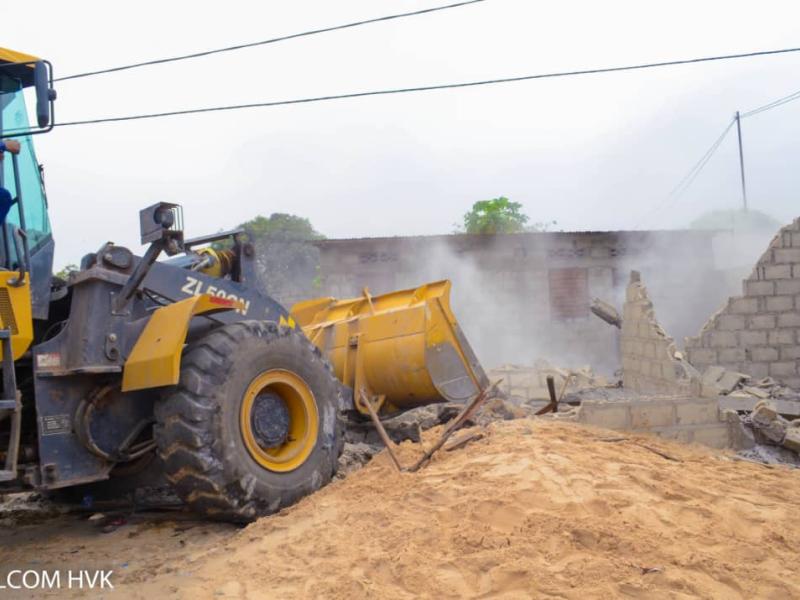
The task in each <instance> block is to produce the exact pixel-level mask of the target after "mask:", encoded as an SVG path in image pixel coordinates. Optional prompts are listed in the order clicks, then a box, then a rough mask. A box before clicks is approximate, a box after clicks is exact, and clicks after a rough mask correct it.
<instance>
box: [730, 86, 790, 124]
mask: <svg viewBox="0 0 800 600" xmlns="http://www.w3.org/2000/svg"><path fill="white" fill-rule="evenodd" d="M799 98H800V91H797V92H794V93H793V94H789V95H788V96H784V97H783V98H778V99H777V100H773V101H772V102H768V103H767V104H765V105H764V106H759V107H758V108H754V109H753V110H748V111H747V112H743V113H742V114H741V115H740V116H741V118H743V119H744V118H745V117H752V116H753V115H757V114H758V113H762V112H764V111H767V110H771V109H773V108H778V107H779V106H783V105H784V104H788V103H789V102H793V101H795V100H797V99H799Z"/></svg>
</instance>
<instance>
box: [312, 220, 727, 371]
mask: <svg viewBox="0 0 800 600" xmlns="http://www.w3.org/2000/svg"><path fill="white" fill-rule="evenodd" d="M712 238H713V236H712V235H711V234H709V232H702V231H633V232H621V231H620V232H535V233H534V232H531V233H518V234H506V235H466V234H462V235H443V236H422V237H397V238H362V239H350V240H322V241H318V242H315V245H316V246H317V247H318V248H319V249H320V288H319V291H318V292H317V295H323V296H324V295H330V296H334V297H337V298H347V297H351V296H354V295H359V294H360V293H361V290H362V289H363V288H364V287H365V286H366V287H369V289H370V291H371V292H372V293H373V294H380V293H384V292H388V291H390V290H395V289H402V288H404V287H414V286H417V285H419V284H420V283H421V282H424V281H433V280H436V279H443V278H447V279H450V280H452V281H453V298H452V301H453V309H454V311H455V313H456V315H457V316H458V318H459V321H460V322H461V326H462V327H463V329H464V332H465V334H466V335H467V337H468V339H469V340H470V343H471V344H472V346H473V348H474V349H475V351H476V353H477V355H478V358H479V359H480V360H481V361H483V362H484V363H485V364H486V365H487V366H497V365H500V364H504V363H524V364H531V363H533V361H535V360H536V359H537V358H542V357H544V358H547V359H548V360H553V361H555V362H557V363H560V364H571V365H580V364H591V365H592V366H593V367H594V368H595V369H597V370H598V371H599V372H604V373H608V374H610V373H612V372H613V371H614V370H615V369H616V368H617V367H618V362H617V355H616V352H614V351H613V349H614V348H615V347H616V346H617V343H618V333H617V331H616V330H615V329H612V328H609V327H608V326H606V325H605V324H604V323H602V322H600V321H598V320H597V319H596V318H595V317H594V316H592V314H591V312H590V304H591V300H592V298H594V297H602V298H605V299H606V300H608V301H610V302H612V303H619V304H621V303H622V300H623V295H624V290H625V282H626V277H625V275H626V274H627V272H628V271H629V270H630V269H631V268H637V269H638V270H640V271H641V272H642V273H643V274H644V276H645V278H646V280H649V281H651V287H652V289H651V294H652V295H653V296H654V298H655V299H656V301H657V303H658V305H659V307H660V310H661V313H662V314H661V318H662V322H663V323H664V325H665V327H667V328H668V329H669V330H670V331H671V332H672V333H673V335H676V336H678V338H679V339H683V337H684V336H686V335H692V334H694V333H695V332H696V331H697V330H698V329H699V328H700V326H701V325H702V323H703V320H704V316H705V315H708V314H710V312H711V311H713V310H714V309H715V308H716V307H717V306H718V305H719V303H720V302H721V301H722V300H723V299H724V298H725V297H726V296H728V295H730V294H731V293H732V292H731V291H726V289H725V287H724V278H723V275H722V273H721V272H720V271H719V270H718V269H717V268H716V266H715V258H714V252H713V246H712ZM666 256H668V257H669V258H670V259H669V260H665V257H666ZM734 289H735V288H734ZM686 294H691V295H692V296H693V297H695V298H697V299H698V300H697V303H696V304H695V305H693V306H691V309H690V308H689V307H687V306H686V303H685V301H684V296H685V295H686ZM609 350H611V351H609Z"/></svg>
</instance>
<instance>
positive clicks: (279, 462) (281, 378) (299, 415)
mask: <svg viewBox="0 0 800 600" xmlns="http://www.w3.org/2000/svg"><path fill="white" fill-rule="evenodd" d="M265 392H271V393H272V394H275V395H277V396H279V397H280V399H281V400H283V403H284V405H285V406H286V410H287V412H288V417H289V427H288V434H287V436H286V439H285V440H284V441H283V442H282V443H281V444H280V445H277V446H275V447H271V448H266V447H264V446H263V445H262V444H259V441H258V439H257V436H256V432H255V431H254V430H253V419H252V414H253V407H254V405H255V402H256V398H258V396H259V394H262V393H265ZM239 425H240V427H241V430H242V439H243V440H244V444H245V447H246V448H247V451H248V452H249V453H250V456H252V457H253V460H255V461H256V462H257V463H258V464H259V465H261V466H262V467H264V468H265V469H268V470H270V471H276V472H279V473H285V472H287V471H293V470H294V469H296V468H297V467H299V466H300V465H302V464H303V463H304V462H305V461H306V460H307V459H308V457H309V456H310V455H311V452H312V451H313V450H314V446H315V444H316V443H317V433H318V431H319V414H318V413H317V402H316V400H314V394H313V393H312V392H311V389H310V388H309V387H308V384H307V383H306V382H305V381H303V379H302V378H301V377H298V376H297V375H295V374H294V373H292V372H290V371H284V370H283V369H274V370H272V371H266V372H264V373H261V375H258V376H257V377H256V378H255V379H253V381H251V382H250V385H249V386H248V387H247V390H246V391H245V393H244V398H243V400H242V409H241V412H240V417H239Z"/></svg>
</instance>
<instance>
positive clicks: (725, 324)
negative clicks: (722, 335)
mask: <svg viewBox="0 0 800 600" xmlns="http://www.w3.org/2000/svg"><path fill="white" fill-rule="evenodd" d="M716 325H717V329H721V330H724V331H740V330H742V329H744V328H745V317H744V315H720V316H719V318H718V319H717V323H716Z"/></svg>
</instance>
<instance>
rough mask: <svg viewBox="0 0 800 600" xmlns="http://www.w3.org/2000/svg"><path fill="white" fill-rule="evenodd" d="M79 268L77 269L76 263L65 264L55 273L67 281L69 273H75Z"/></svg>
mask: <svg viewBox="0 0 800 600" xmlns="http://www.w3.org/2000/svg"><path fill="white" fill-rule="evenodd" d="M79 270H80V269H78V265H75V264H72V263H70V264H68V265H67V266H65V267H64V268H63V269H61V270H60V271H58V272H57V273H56V277H58V278H59V279H63V280H64V281H67V280H68V279H69V275H70V273H75V272H76V271H79Z"/></svg>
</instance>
